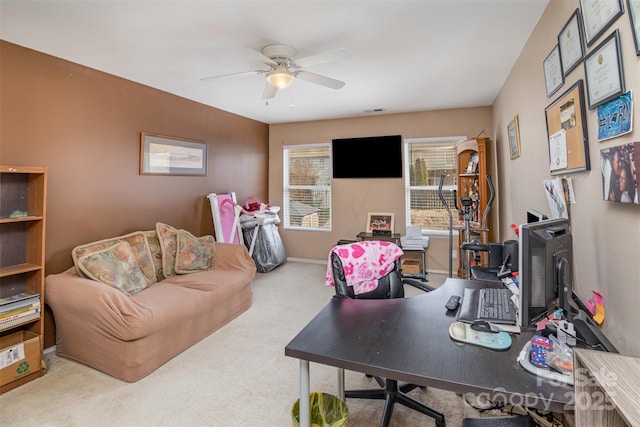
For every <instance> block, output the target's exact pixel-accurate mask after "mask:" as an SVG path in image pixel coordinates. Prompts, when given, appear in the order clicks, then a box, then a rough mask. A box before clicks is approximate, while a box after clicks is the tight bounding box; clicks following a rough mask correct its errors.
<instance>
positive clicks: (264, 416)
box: [0, 261, 486, 427]
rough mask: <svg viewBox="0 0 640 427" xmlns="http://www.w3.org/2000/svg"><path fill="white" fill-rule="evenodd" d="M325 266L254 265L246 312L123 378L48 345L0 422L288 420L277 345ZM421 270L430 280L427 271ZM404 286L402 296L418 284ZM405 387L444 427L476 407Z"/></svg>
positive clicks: (291, 369)
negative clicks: (35, 374) (36, 372)
mask: <svg viewBox="0 0 640 427" xmlns="http://www.w3.org/2000/svg"><path fill="white" fill-rule="evenodd" d="M325 272H326V265H321V264H313V263H303V262H294V261H289V262H287V263H286V264H284V265H283V266H281V267H279V268H277V269H275V270H274V271H272V272H270V273H265V274H258V276H257V277H256V280H255V282H254V298H253V305H252V307H251V308H250V309H249V310H248V311H247V312H245V313H243V314H242V315H241V316H240V317H238V318H237V319H235V320H233V321H232V322H231V323H229V324H228V325H226V326H224V327H223V328H222V329H220V330H218V331H217V332H215V333H213V334H212V335H210V336H209V337H207V338H205V339H204V340H202V341H201V342H199V343H197V344H196V345H194V346H193V347H191V348H189V349H187V350H186V351H184V352H183V353H181V354H180V355H178V356H176V357H175V358H174V359H172V360H170V361H168V362H167V363H166V364H164V365H163V366H162V367H160V368H159V369H158V370H156V371H155V372H153V373H152V374H150V375H149V376H147V377H145V378H143V379H142V380H140V381H138V382H136V383H133V384H130V383H125V382H122V381H119V380H116V379H114V378H112V377H109V376H108V375H105V374H103V373H101V372H99V371H96V370H94V369H92V368H89V367H86V366H84V365H82V364H80V363H76V362H74V361H71V360H68V359H64V358H61V357H58V356H56V355H55V354H54V353H52V352H51V353H48V354H46V355H45V358H46V360H47V361H48V367H49V369H48V372H47V374H46V375H44V376H43V377H42V378H39V379H37V380H35V381H32V382H30V383H28V384H25V385H23V386H21V387H19V388H17V389H15V390H12V391H10V392H8V393H5V394H4V395H2V396H0V423H1V424H2V426H5V427H8V426H15V427H20V426H173V427H176V426H178V427H179V426H220V427H227V426H229V427H232V426H267V427H270V426H274V427H280V426H291V425H292V422H291V407H292V405H293V403H294V402H295V401H296V400H297V399H298V386H299V381H298V367H299V361H298V360H297V359H293V358H289V357H286V356H285V355H284V347H285V346H286V345H287V343H288V342H289V341H290V340H291V339H292V338H293V337H294V336H295V335H296V334H297V333H298V331H300V330H301V329H302V328H303V327H304V326H305V325H306V324H307V323H308V322H309V321H310V320H311V319H312V318H313V317H314V316H315V314H316V313H317V312H318V311H320V309H321V308H322V307H324V305H326V303H327V302H328V301H329V299H330V298H331V296H332V295H333V294H334V291H333V288H329V287H327V286H325V285H324V275H325ZM435 276H439V275H435ZM444 277H445V276H442V277H440V278H439V279H440V283H441V282H442V281H443V280H444ZM429 278H430V281H431V283H432V284H435V285H436V286H437V285H438V284H440V283H437V282H438V278H437V277H435V278H432V275H431V274H430V276H429ZM405 287H406V288H407V289H406V292H407V297H410V296H412V295H417V294H419V293H421V292H422V291H419V290H417V289H415V288H413V287H410V286H405ZM167 345H171V343H167ZM318 345H322V343H318ZM310 370H311V390H312V391H324V392H327V393H331V394H335V393H336V392H337V388H336V370H335V368H331V367H327V366H323V365H318V364H314V363H312V364H311V368H310ZM376 386H377V384H376V383H375V380H373V379H370V378H367V377H366V376H365V375H363V374H361V373H358V372H349V371H347V372H346V387H347V388H348V389H351V388H372V387H376ZM410 395H411V396H413V397H414V398H416V399H418V400H420V401H422V402H424V403H426V404H427V405H429V406H431V407H433V408H435V409H437V410H439V411H441V412H443V413H444V414H445V417H446V422H447V426H450V427H456V426H460V424H461V422H462V419H463V418H465V417H478V416H481V414H479V413H478V412H477V411H476V410H474V409H473V408H472V407H471V406H469V405H468V404H466V403H465V402H464V401H463V400H462V399H461V398H460V397H459V396H457V395H456V394H454V393H451V392H448V391H443V390H438V389H435V388H427V389H425V390H422V389H416V390H414V391H412V392H410ZM347 403H348V407H349V426H355V427H358V426H362V427H368V426H377V425H379V422H380V416H381V413H382V407H383V401H381V400H376V401H372V400H359V399H350V400H348V402H347ZM482 415H486V414H482ZM433 425H435V423H434V422H433V420H432V419H431V418H429V417H426V416H424V415H421V414H419V413H416V412H414V411H412V410H410V409H408V408H405V407H403V406H399V405H398V406H396V407H395V409H394V412H393V416H392V420H391V426H433Z"/></svg>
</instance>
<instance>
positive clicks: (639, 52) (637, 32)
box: [627, 0, 640, 56]
mask: <svg viewBox="0 0 640 427" xmlns="http://www.w3.org/2000/svg"><path fill="white" fill-rule="evenodd" d="M627 9H628V10H629V19H630V20H631V33H632V34H633V41H634V43H635V45H636V56H640V0H627Z"/></svg>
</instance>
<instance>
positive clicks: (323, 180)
mask: <svg viewBox="0 0 640 427" xmlns="http://www.w3.org/2000/svg"><path fill="white" fill-rule="evenodd" d="M330 153H331V150H330V145H329V144H314V145H295V146H293V145H292V146H288V147H284V181H283V182H284V198H283V199H284V207H283V218H284V228H286V229H295V230H320V231H331V154H330Z"/></svg>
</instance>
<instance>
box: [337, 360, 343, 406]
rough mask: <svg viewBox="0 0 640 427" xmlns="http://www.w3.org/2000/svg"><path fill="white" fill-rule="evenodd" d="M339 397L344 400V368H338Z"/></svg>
mask: <svg viewBox="0 0 640 427" xmlns="http://www.w3.org/2000/svg"><path fill="white" fill-rule="evenodd" d="M338 397H339V398H340V400H342V401H343V402H344V369H343V368H338Z"/></svg>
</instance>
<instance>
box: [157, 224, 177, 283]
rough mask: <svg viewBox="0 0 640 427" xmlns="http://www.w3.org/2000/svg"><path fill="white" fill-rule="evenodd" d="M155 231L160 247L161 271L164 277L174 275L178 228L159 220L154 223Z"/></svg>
mask: <svg viewBox="0 0 640 427" xmlns="http://www.w3.org/2000/svg"><path fill="white" fill-rule="evenodd" d="M156 233H157V234H158V240H159V241H160V247H161V248H162V272H163V273H164V277H165V279H168V278H169V277H171V276H175V275H176V271H175V266H176V248H177V245H178V242H177V238H178V230H177V229H176V228H174V227H172V226H170V225H167V224H163V223H161V222H158V223H156Z"/></svg>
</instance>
